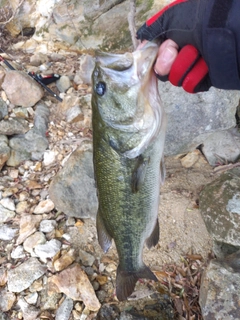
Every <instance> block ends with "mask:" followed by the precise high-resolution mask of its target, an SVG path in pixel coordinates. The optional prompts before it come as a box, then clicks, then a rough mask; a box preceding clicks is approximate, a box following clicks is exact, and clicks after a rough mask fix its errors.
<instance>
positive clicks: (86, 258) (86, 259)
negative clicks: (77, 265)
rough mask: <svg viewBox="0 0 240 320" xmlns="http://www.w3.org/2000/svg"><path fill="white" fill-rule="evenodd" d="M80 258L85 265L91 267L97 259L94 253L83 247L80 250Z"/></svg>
mask: <svg viewBox="0 0 240 320" xmlns="http://www.w3.org/2000/svg"><path fill="white" fill-rule="evenodd" d="M78 258H79V259H80V261H81V264H83V265H84V266H85V267H88V266H90V267H91V266H92V265H93V263H94V261H95V257H94V256H93V255H91V254H90V253H88V252H86V251H84V250H81V249H79V251H78Z"/></svg>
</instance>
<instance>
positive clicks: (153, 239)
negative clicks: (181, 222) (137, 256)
mask: <svg viewBox="0 0 240 320" xmlns="http://www.w3.org/2000/svg"><path fill="white" fill-rule="evenodd" d="M159 234H160V229H159V222H158V219H157V220H156V224H155V227H154V229H153V232H152V234H151V235H150V237H148V238H147V240H146V246H147V247H148V249H150V248H151V247H155V246H156V245H157V243H158V241H159Z"/></svg>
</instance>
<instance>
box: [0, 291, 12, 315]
mask: <svg viewBox="0 0 240 320" xmlns="http://www.w3.org/2000/svg"><path fill="white" fill-rule="evenodd" d="M15 300H16V296H15V294H14V293H12V292H8V291H7V289H6V288H3V289H2V288H0V310H1V311H9V310H10V309H11V308H12V306H13V304H14V302H15ZM0 319H1V317H0Z"/></svg>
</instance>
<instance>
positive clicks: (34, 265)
mask: <svg viewBox="0 0 240 320" xmlns="http://www.w3.org/2000/svg"><path fill="white" fill-rule="evenodd" d="M46 271H47V268H46V266H43V265H42V264H41V263H40V262H39V261H38V259H36V258H30V259H28V260H27V261H25V262H23V263H22V264H20V265H19V266H17V267H16V268H14V269H10V270H9V271H8V290H9V291H11V292H21V291H23V290H25V289H27V288H29V287H30V285H31V284H32V283H33V282H34V281H35V280H37V279H39V278H40V277H41V276H42V275H44V273H45V272H46Z"/></svg>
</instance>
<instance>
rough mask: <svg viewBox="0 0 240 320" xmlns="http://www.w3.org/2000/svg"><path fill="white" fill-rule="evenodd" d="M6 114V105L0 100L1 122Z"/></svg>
mask: <svg viewBox="0 0 240 320" xmlns="http://www.w3.org/2000/svg"><path fill="white" fill-rule="evenodd" d="M7 114H8V107H7V104H6V102H4V101H3V100H2V99H1V98H0V120H2V119H3V118H4V117H5V116H6V115H7Z"/></svg>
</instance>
